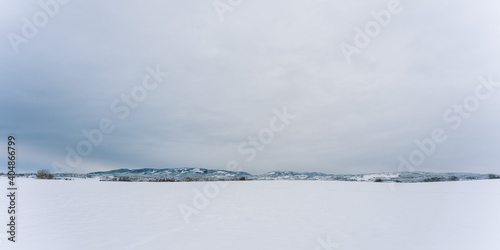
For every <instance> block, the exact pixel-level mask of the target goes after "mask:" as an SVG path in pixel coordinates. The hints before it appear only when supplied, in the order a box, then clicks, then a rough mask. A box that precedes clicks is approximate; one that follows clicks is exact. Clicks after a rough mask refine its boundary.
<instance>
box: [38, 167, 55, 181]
mask: <svg viewBox="0 0 500 250" xmlns="http://www.w3.org/2000/svg"><path fill="white" fill-rule="evenodd" d="M36 178H37V179H54V176H53V175H52V174H51V173H50V171H49V170H47V169H42V170H38V172H36Z"/></svg>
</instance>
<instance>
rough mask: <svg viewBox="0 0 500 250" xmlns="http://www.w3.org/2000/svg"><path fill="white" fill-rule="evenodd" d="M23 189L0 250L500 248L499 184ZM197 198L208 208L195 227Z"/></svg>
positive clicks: (38, 185) (22, 183)
mask: <svg viewBox="0 0 500 250" xmlns="http://www.w3.org/2000/svg"><path fill="white" fill-rule="evenodd" d="M18 184H19V187H20V190H19V191H20V194H19V199H20V200H19V215H18V216H19V231H18V237H19V239H18V241H19V242H18V243H15V244H10V242H7V241H6V235H5V233H4V231H5V230H3V229H2V230H1V231H0V249H12V250H18V249H23V250H31V249H35V250H45V249H46V250H68V249H71V250H80V249H81V250H89V249H92V250H96V249H106V250H112V249H140V250H144V249H162V250H163V249H183V250H190V249H203V250H210V249H238V250H246V249H248V250H250V249H252V250H255V249H259V250H265V249H273V250H274V249H286V250H295V249H296V250H299V249H300V250H304V249H311V250H315V249H370V250H375V249H384V250H387V249H394V250H396V249H397V250H401V249H405V250H411V249H415V250H417V249H418V250H421V249H425V250H431V249H439V250H443V249H454V250H457V249H464V250H465V249H467V250H470V249H481V250H489V249H491V250H493V249H494V250H498V249H500V241H498V237H499V235H500V213H499V211H500V181H499V180H484V181H467V182H439V183H413V184H412V183H372V182H335V181H292V182H291V181H251V182H225V184H227V186H224V187H223V188H221V189H220V192H216V191H217V189H214V186H213V185H215V184H217V183H215V182H187V183H149V182H132V183H130V182H99V181H95V180H75V181H54V180H35V179H24V178H20V179H19V180H18ZM0 185H1V186H4V187H5V186H6V185H7V184H6V179H5V178H3V179H1V182H0ZM207 185H211V186H210V187H211V188H212V189H210V187H209V188H207ZM218 187H220V186H218ZM196 190H198V191H200V192H201V193H203V192H204V190H208V194H210V195H211V197H209V198H207V200H208V202H209V204H208V205H206V207H203V208H202V209H199V210H198V212H199V213H198V214H197V215H192V216H191V217H189V220H190V223H186V221H185V219H184V218H183V216H182V215H181V212H180V211H179V204H184V205H186V206H193V198H194V197H195V193H196ZM210 190H211V191H210ZM3 200H5V199H3ZM4 210H5V209H4ZM1 214H2V220H6V219H7V217H6V212H2V213H1ZM325 242H330V243H331V244H330V245H331V247H330V248H325V247H321V244H325Z"/></svg>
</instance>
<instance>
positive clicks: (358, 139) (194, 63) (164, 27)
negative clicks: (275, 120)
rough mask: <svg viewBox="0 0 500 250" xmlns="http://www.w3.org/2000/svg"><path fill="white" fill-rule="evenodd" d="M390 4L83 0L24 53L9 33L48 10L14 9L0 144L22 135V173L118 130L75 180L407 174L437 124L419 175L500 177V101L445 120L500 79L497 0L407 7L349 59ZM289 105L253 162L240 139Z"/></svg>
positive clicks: (8, 16) (6, 48)
mask: <svg viewBox="0 0 500 250" xmlns="http://www.w3.org/2000/svg"><path fill="white" fill-rule="evenodd" d="M388 2H389V1H374V2H370V3H365V2H364V1H350V2H348V3H347V2H344V1H321V0H315V1H304V2H297V3H295V2H294V3H290V2H287V1H272V2H269V1H267V2H266V1H244V2H243V3H242V4H241V5H239V6H237V7H235V9H234V11H232V12H227V13H225V18H224V22H221V21H220V19H219V17H218V15H217V12H216V11H215V10H214V7H213V5H212V3H211V1H205V2H196V1H184V2H164V1H146V2H144V1H141V2H126V3H124V2H123V3H122V2H106V3H103V2H99V1H84V2H78V1H71V2H69V3H68V4H66V5H61V6H60V10H59V12H58V13H57V15H55V16H54V17H51V18H50V20H49V22H48V24H47V25H46V26H44V27H43V28H40V29H39V30H38V33H37V34H36V36H34V37H33V38H31V39H29V42H28V43H27V44H21V45H20V46H19V53H17V54H16V53H15V52H14V50H13V49H12V46H11V44H10V43H9V39H8V38H7V34H8V33H9V32H14V33H17V34H20V33H21V28H22V25H23V23H22V18H23V17H27V18H28V19H30V18H32V17H33V15H34V13H36V12H37V11H40V10H41V8H40V7H39V6H38V4H37V1H29V2H27V3H24V4H22V5H21V4H19V3H15V4H14V3H10V4H7V5H8V6H6V7H5V11H3V12H2V14H5V15H2V16H3V18H2V20H3V21H2V22H1V23H2V24H1V25H0V31H1V33H2V34H5V39H3V41H1V42H0V49H1V51H2V55H3V56H2V57H1V58H0V65H1V74H0V81H1V82H2V84H1V87H0V89H1V90H2V91H0V102H1V105H2V107H3V108H2V109H1V111H0V116H1V117H2V119H1V120H0V131H1V132H2V133H1V134H2V135H3V136H7V135H8V134H11V133H13V134H15V135H16V136H17V137H18V138H19V151H20V155H19V157H20V165H19V169H20V170H22V171H33V170H36V169H39V168H51V163H52V162H53V161H58V162H64V160H65V159H64V158H65V156H66V150H65V147H66V146H70V147H73V148H74V147H76V145H77V143H78V142H79V141H81V140H83V139H85V137H84V135H83V134H82V133H81V131H82V130H83V129H87V130H91V129H95V128H98V126H99V121H100V120H101V119H103V118H109V119H111V120H112V121H113V123H114V125H115V126H116V129H115V131H114V132H112V133H111V134H105V135H104V139H103V142H102V144H100V145H99V146H96V147H94V149H93V152H92V154H91V155H89V156H87V157H84V160H83V163H82V164H81V165H79V167H78V168H77V169H76V170H75V171H78V172H89V171H94V170H101V169H103V170H104V169H112V168H119V167H126V168H141V167H157V168H164V167H206V168H225V164H226V162H227V161H229V160H237V161H238V162H240V163H241V164H242V166H243V167H244V170H245V171H248V172H251V173H262V172H267V171H271V170H294V171H322V172H328V173H360V172H378V171H396V170H397V169H398V165H399V162H398V157H399V156H400V155H401V156H404V157H408V155H409V154H410V153H411V152H412V151H413V150H415V149H418V147H417V146H416V145H415V143H414V140H415V139H419V140H423V139H425V138H429V137H430V135H431V132H432V130H433V129H434V128H437V127H439V128H443V129H444V130H445V131H446V135H447V136H448V139H447V141H445V142H444V143H442V144H439V145H437V148H436V150H435V153H433V154H432V155H431V156H429V157H426V160H425V162H424V163H423V164H422V165H420V166H418V167H416V170H426V171H469V172H498V169H499V168H498V166H497V163H498V162H499V161H500V158H499V156H498V154H495V153H494V152H493V150H494V149H496V148H498V147H499V146H500V145H499V140H498V132H497V128H498V125H499V123H500V118H499V116H498V115H495V114H498V112H499V107H500V105H498V104H499V102H500V92H498V91H497V93H494V94H493V95H492V96H491V97H490V98H488V99H487V100H485V101H482V102H481V103H480V106H479V108H478V109H477V110H476V111H474V112H473V113H472V114H471V117H470V118H469V119H464V120H463V123H462V124H461V126H460V127H459V128H458V129H456V130H453V129H450V125H451V124H450V123H447V122H445V121H444V120H443V113H444V112H445V111H446V110H447V109H449V108H452V107H453V104H454V103H463V101H464V98H466V97H467V96H470V95H474V91H475V88H476V86H477V85H478V84H479V81H478V77H479V76H483V77H487V76H488V75H489V74H492V75H493V79H494V80H495V81H500V72H499V69H500V63H499V61H498V58H499V56H500V49H499V48H498V44H499V40H500V31H499V30H498V29H497V27H496V26H497V24H498V21H500V20H499V17H498V15H497V12H498V11H497V10H498V7H500V6H499V4H498V3H496V2H494V1H486V2H481V3H472V2H468V1H458V2H457V1H440V2H439V3H438V2H431V1H428V2H426V1H424V2H421V1H420V2H415V1H401V5H402V6H403V11H402V12H401V13H400V14H397V15H393V16H392V19H391V22H390V24H389V25H388V26H387V27H385V28H383V29H382V30H381V32H380V34H379V35H378V36H376V37H374V38H373V39H371V41H370V43H369V45H368V46H367V47H366V48H363V49H362V51H361V53H360V54H353V55H352V57H351V59H352V62H351V63H350V64H348V63H347V61H346V59H345V57H344V55H343V53H342V51H341V49H340V47H339V46H340V44H341V43H343V42H345V43H350V44H353V39H354V37H355V35H356V33H355V31H354V28H355V27H359V28H360V29H364V27H365V25H366V24H367V23H368V22H369V21H372V20H374V19H373V17H372V16H371V14H370V12H371V11H376V12H378V11H380V10H382V9H386V8H387V4H388ZM157 64H158V65H160V66H161V68H162V69H163V70H165V71H168V72H169V73H170V75H169V76H168V77H167V78H166V79H165V81H164V83H161V84H160V85H159V86H158V88H156V89H154V90H153V91H150V92H148V96H147V97H146V98H145V100H144V101H143V102H141V103H140V104H139V105H138V107H137V108H135V109H131V112H130V115H129V116H128V117H127V118H126V119H124V120H120V119H119V118H118V116H119V114H117V113H115V112H113V111H111V109H110V105H111V104H112V103H113V101H115V100H117V99H120V98H121V95H122V94H130V91H131V89H132V88H133V87H134V86H137V85H139V84H141V83H142V79H143V77H144V76H145V75H146V74H147V71H146V67H147V66H151V67H155V65H157ZM284 106H286V107H287V108H288V110H290V113H293V114H295V115H296V118H295V119H293V120H292V122H291V123H290V125H289V126H288V127H287V128H286V129H285V130H284V131H283V132H281V133H279V134H276V136H275V138H274V140H273V142H272V143H271V144H269V145H267V147H266V149H265V150H263V151H259V152H258V155H257V157H256V158H255V160H253V161H252V162H246V161H245V158H246V156H243V155H240V154H239V153H238V151H237V148H238V146H239V144H240V143H242V142H244V141H245V140H247V138H248V136H253V135H257V133H258V132H259V130H260V129H262V128H264V127H266V126H269V121H270V119H271V118H272V117H273V115H274V114H273V109H280V110H281V109H282V107H284ZM23 152H24V153H23ZM21 163H23V164H21Z"/></svg>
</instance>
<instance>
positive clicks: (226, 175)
mask: <svg viewBox="0 0 500 250" xmlns="http://www.w3.org/2000/svg"><path fill="white" fill-rule="evenodd" d="M89 175H90V176H94V177H96V176H97V177H100V178H103V179H104V180H126V181H217V180H243V179H244V180H337V181H368V182H374V181H380V182H403V183H412V182H442V181H462V180H485V179H499V178H500V176H498V175H494V174H474V173H430V172H394V173H373V174H357V175H353V174H350V175H346V174H344V175H342V174H337V175H336V174H325V173H318V172H303V173H300V172H293V171H273V172H269V173H266V174H262V175H252V174H249V173H247V172H234V171H227V170H214V169H204V168H166V169H153V168H143V169H133V170H130V169H118V170H112V171H105V172H94V173H90V174H89Z"/></svg>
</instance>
